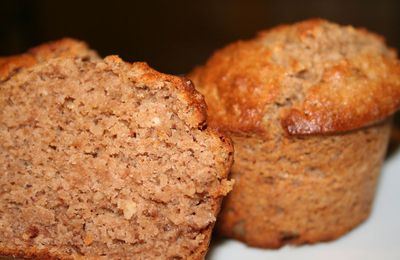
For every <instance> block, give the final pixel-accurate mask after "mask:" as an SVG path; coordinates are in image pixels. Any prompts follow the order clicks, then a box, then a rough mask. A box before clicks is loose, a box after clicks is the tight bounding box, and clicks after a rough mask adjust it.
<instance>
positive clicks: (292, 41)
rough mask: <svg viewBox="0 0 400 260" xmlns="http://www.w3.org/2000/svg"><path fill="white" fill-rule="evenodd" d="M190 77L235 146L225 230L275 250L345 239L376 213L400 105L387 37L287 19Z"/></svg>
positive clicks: (219, 54) (399, 68) (221, 225)
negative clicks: (375, 203) (393, 119)
mask: <svg viewBox="0 0 400 260" xmlns="http://www.w3.org/2000/svg"><path fill="white" fill-rule="evenodd" d="M189 78H191V79H192V80H193V81H194V83H195V86H196V87H198V89H199V91H200V92H201V93H203V94H204V95H205V99H206V103H207V105H208V114H209V120H210V124H211V125H214V126H217V127H219V128H220V129H221V130H222V131H224V132H225V133H227V134H228V135H230V136H231V137H232V139H233V142H234V146H235V162H234V165H233V168H232V175H231V177H232V178H233V179H234V180H235V186H234V188H233V191H232V192H231V193H230V194H229V195H228V198H227V199H226V200H224V204H223V206H222V207H223V209H222V211H221V214H220V216H219V221H218V223H217V226H218V227H217V229H218V230H219V232H220V233H221V234H222V235H224V236H227V237H233V238H236V239H239V240H242V241H244V242H246V243H247V244H248V245H251V246H257V247H265V248H277V247H280V246H282V245H284V244H287V243H290V244H302V243H315V242H319V241H326V240H332V239H335V238H338V237H339V236H341V235H343V234H345V233H346V232H348V231H349V230H351V229H352V228H354V227H355V226H357V225H358V224H360V223H361V222H362V221H364V220H365V219H366V218H367V217H368V215H369V213H370V210H371V204H372V202H373V198H374V193H375V188H376V183H377V179H378V176H379V172H380V168H381V165H382V161H383V159H384V155H385V151H386V147H387V142H388V137H389V132H390V124H391V123H390V122H391V120H390V118H391V115H392V114H393V113H394V112H395V111H396V110H397V109H398V108H399V104H400V65H399V61H398V60H397V58H396V53H395V51H394V50H392V49H390V48H388V47H386V46H385V43H384V40H383V39H382V38H381V37H380V36H377V35H375V34H373V33H370V32H367V31H366V30H365V29H355V28H353V27H351V26H340V25H337V24H334V23H331V22H328V21H326V20H322V19H313V20H307V21H303V22H299V23H295V24H292V25H283V26H278V27H276V28H274V29H272V30H269V31H264V32H261V33H259V34H258V36H257V37H255V38H254V39H251V40H245V41H238V42H236V43H233V44H230V45H228V46H227V47H225V48H223V49H221V50H218V51H216V52H215V53H214V55H212V57H211V58H210V59H209V60H208V61H207V63H206V64H205V65H204V66H202V67H199V68H197V69H195V70H194V71H193V72H192V73H191V74H190V75H189Z"/></svg>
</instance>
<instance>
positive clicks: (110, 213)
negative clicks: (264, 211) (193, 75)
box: [0, 50, 232, 259]
mask: <svg viewBox="0 0 400 260" xmlns="http://www.w3.org/2000/svg"><path fill="white" fill-rule="evenodd" d="M33 52H35V50H33ZM40 55H48V53H44V54H43V53H42V54H40ZM203 110H204V101H203V100H202V98H201V97H200V96H199V95H198V94H196V93H195V91H194V90H193V87H192V86H190V84H189V83H188V82H186V81H185V80H183V79H180V78H177V77H172V76H167V75H164V74H161V73H158V72H155V71H153V70H151V69H150V68H148V67H147V65H145V64H143V63H134V64H127V63H124V62H122V61H121V60H120V59H119V58H117V57H115V56H111V57H107V58H106V59H105V60H104V61H103V60H96V61H93V60H90V59H89V60H88V59H85V58H76V57H75V58H72V57H64V56H61V57H59V56H57V57H55V58H52V59H48V60H44V61H42V62H40V63H39V64H36V65H35V66H32V67H27V68H25V69H24V70H23V71H21V72H19V73H16V74H14V75H13V76H12V77H11V78H9V79H8V80H7V81H5V82H3V83H1V85H0V174H1V175H0V255H1V254H2V253H3V254H8V255H20V256H26V257H30V256H31V257H32V256H35V257H39V258H46V257H45V256H47V257H49V258H51V259H53V258H54V259H56V258H57V257H60V258H62V259H92V258H96V259H98V258H100V259H191V258H193V259H201V258H202V257H204V254H205V251H206V250H207V247H208V242H209V239H210V233H211V229H212V226H213V224H214V222H215V218H216V214H217V211H218V209H219V203H220V199H221V198H222V196H223V195H225V194H226V193H227V192H228V191H229V190H230V183H229V181H227V180H226V176H227V171H228V168H229V166H230V163H231V154H232V148H231V146H230V143H229V142H228V140H225V139H223V138H222V137H220V136H219V135H217V134H216V133H214V132H212V131H211V130H208V129H206V130H202V129H199V127H203V125H204V120H205V115H204V113H205V112H204V111H203Z"/></svg>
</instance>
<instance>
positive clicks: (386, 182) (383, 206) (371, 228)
mask: <svg viewBox="0 0 400 260" xmlns="http://www.w3.org/2000/svg"><path fill="white" fill-rule="evenodd" d="M222 259H223V260H235V259H248V260H258V259H267V260H278V259H279V260H291V259H295V260H306V259H307V260H314V259H318V260H320V259H323V260H330V259H332V260H358V259H360V260H375V259H376V260H400V151H399V150H398V151H397V152H396V154H394V155H392V156H390V157H389V158H388V159H387V160H386V161H385V164H384V167H383V171H382V174H381V177H380V182H379V186H378V190H377V194H376V197H375V202H374V207H373V211H372V214H371V216H370V218H369V219H368V220H367V221H366V222H364V223H363V224H362V225H361V226H359V227H357V228H356V229H354V230H353V231H351V232H350V233H348V234H347V235H345V236H343V237H342V238H340V239H338V240H336V241H333V242H327V243H320V244H316V245H309V246H300V247H290V246H286V247H284V248H281V249H279V250H262V249H255V248H250V247H247V246H246V245H245V244H243V243H240V242H237V241H234V240H222V241H217V242H216V243H214V244H212V246H211V248H210V250H209V253H208V256H207V260H222Z"/></svg>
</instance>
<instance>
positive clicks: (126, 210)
mask: <svg viewBox="0 0 400 260" xmlns="http://www.w3.org/2000/svg"><path fill="white" fill-rule="evenodd" d="M117 207H118V208H119V209H121V210H122V212H123V214H124V217H125V218H126V219H131V218H132V216H133V215H135V214H136V211H137V205H136V203H135V202H133V201H132V200H129V199H120V200H118V205H117Z"/></svg>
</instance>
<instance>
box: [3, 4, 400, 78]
mask: <svg viewBox="0 0 400 260" xmlns="http://www.w3.org/2000/svg"><path fill="white" fill-rule="evenodd" d="M399 13H400V1H396V0H364V1H362V0H356V1H344V0H336V1H333V0H325V1H324V0H308V1H289V0H279V1H276V0H274V1H271V0H270V1H262V0H247V1H246V0H230V1H229V0H214V1H211V0H210V1H209V0H203V1H201V0H192V1H190V0H186V1H183V0H180V1H171V0H170V1H168V0H165V1H145V0H142V1H117V0H114V1H84V0H80V1H76V0H68V1H57V0H53V1H50V0H39V1H30V0H15V1H9V0H5V1H4V0H3V1H0V37H1V38H0V56H3V55H10V54H16V53H20V52H23V51H25V50H26V49H27V48H29V47H32V46H34V45H37V44H39V43H42V42H45V41H49V40H54V39H58V38H62V37H65V36H70V37H75V38H78V39H82V40H85V41H87V42H88V43H89V45H90V46H91V47H92V48H94V49H95V50H97V51H98V52H99V53H100V54H101V55H103V56H105V55H108V54H119V55H120V56H121V57H122V58H123V59H125V60H127V61H147V62H148V63H149V64H150V65H151V66H153V67H154V68H156V69H158V70H160V71H162V72H167V73H175V74H181V73H186V72H188V71H190V70H191V69H192V68H193V67H194V66H195V65H198V64H201V63H202V62H204V61H205V60H206V59H207V57H208V56H209V55H210V54H212V52H213V51H214V50H215V49H217V48H220V47H222V46H224V45H225V44H227V43H229V42H231V41H234V40H237V39H244V38H250V37H252V36H253V35H254V34H255V33H256V32H257V31H259V30H262V29H267V28H270V27H272V26H275V25H278V24H281V23H288V22H295V21H299V20H303V19H307V18H312V17H322V18H326V19H330V20H332V21H335V22H339V23H341V24H353V25H355V26H361V27H366V28H368V29H370V30H372V31H375V32H378V33H379V34H382V35H383V36H384V37H385V38H386V39H387V41H388V44H389V45H391V46H393V47H396V48H400V15H399Z"/></svg>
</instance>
